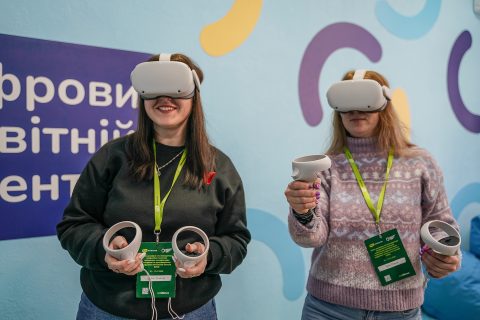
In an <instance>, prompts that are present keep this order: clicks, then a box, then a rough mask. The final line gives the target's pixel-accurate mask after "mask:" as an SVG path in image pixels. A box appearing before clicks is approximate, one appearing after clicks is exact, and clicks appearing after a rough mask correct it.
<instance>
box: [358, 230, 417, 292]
mask: <svg viewBox="0 0 480 320" xmlns="http://www.w3.org/2000/svg"><path fill="white" fill-rule="evenodd" d="M365 246H366V247H367V251H368V254H369V255H370V260H371V261H372V264H373V267H374V268H375V272H376V273H377V276H378V279H379V280H380V282H381V284H382V286H386V285H388V284H390V283H394V282H396V281H400V280H403V279H405V278H408V277H411V276H414V275H415V274H416V273H415V270H414V269H413V266H412V263H411V262H410V259H409V258H408V255H407V252H406V251H405V248H404V247H403V243H402V240H401V239H400V235H399V234H398V231H397V229H392V230H388V231H387V232H384V233H382V234H381V235H379V236H375V237H372V238H370V239H367V240H365Z"/></svg>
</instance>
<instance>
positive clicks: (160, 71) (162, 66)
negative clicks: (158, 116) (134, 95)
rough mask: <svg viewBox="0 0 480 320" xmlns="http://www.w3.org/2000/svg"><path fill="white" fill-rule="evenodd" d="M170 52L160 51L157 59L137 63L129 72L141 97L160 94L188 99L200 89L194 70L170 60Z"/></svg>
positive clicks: (151, 96) (159, 95)
mask: <svg viewBox="0 0 480 320" xmlns="http://www.w3.org/2000/svg"><path fill="white" fill-rule="evenodd" d="M170 57H171V54H167V53H162V54H160V56H159V59H158V61H149V62H142V63H140V64H137V65H136V66H135V68H134V69H133V71H132V73H131V74H130V80H131V81H132V86H133V88H134V89H135V91H136V92H138V94H139V95H140V97H141V98H143V99H145V100H151V99H156V98H158V97H161V96H167V97H171V98H183V99H188V98H191V97H193V95H194V94H195V88H197V89H198V90H200V80H199V78H198V75H197V73H196V72H195V70H192V69H190V67H189V66H188V65H186V64H185V63H183V62H179V61H171V60H170Z"/></svg>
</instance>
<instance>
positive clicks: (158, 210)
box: [153, 140, 187, 242]
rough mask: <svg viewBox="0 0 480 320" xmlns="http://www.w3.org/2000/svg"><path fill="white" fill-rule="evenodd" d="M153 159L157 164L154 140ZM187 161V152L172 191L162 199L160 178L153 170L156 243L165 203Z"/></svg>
mask: <svg viewBox="0 0 480 320" xmlns="http://www.w3.org/2000/svg"><path fill="white" fill-rule="evenodd" d="M153 157H154V159H155V163H157V146H156V145H155V140H153ZM186 159H187V150H186V149H185V150H184V151H183V154H182V157H181V158H180V162H179V163H178V166H177V170H176V171H175V176H174V177H173V181H172V185H171V186H170V190H168V192H167V194H166V195H165V197H164V198H163V200H162V199H161V195H160V178H159V177H158V172H157V170H153V171H154V172H153V198H154V199H153V204H154V208H155V230H154V234H155V237H156V241H157V242H158V238H159V236H160V232H161V230H162V229H161V228H160V226H161V225H162V220H163V208H164V207H165V202H167V198H168V196H169V195H170V192H171V191H172V189H173V185H174V184H175V182H176V181H177V179H178V176H180V172H181V171H182V168H183V165H184V164H185V160H186Z"/></svg>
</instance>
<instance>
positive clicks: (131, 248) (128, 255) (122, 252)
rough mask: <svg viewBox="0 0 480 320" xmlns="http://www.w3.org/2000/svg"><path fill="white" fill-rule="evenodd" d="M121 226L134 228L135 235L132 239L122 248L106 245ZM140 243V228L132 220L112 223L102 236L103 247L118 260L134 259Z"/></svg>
mask: <svg viewBox="0 0 480 320" xmlns="http://www.w3.org/2000/svg"><path fill="white" fill-rule="evenodd" d="M123 228H135V237H134V238H133V240H132V241H131V242H130V243H129V244H128V245H127V246H126V247H124V248H121V249H110V248H109V247H108V245H109V244H110V241H111V239H112V237H113V236H114V235H115V234H116V233H117V232H118V231H120V230H121V229H123ZM141 243H142V229H140V226H139V225H138V224H136V223H135V222H132V221H122V222H119V223H116V224H114V225H113V226H111V227H110V229H108V230H107V232H106V233H105V235H104V236H103V249H105V251H106V252H107V253H108V254H109V255H111V256H112V257H115V258H116V259H118V260H134V259H135V256H136V255H137V252H138V249H139V248H140V244H141Z"/></svg>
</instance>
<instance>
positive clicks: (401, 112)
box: [392, 89, 411, 140]
mask: <svg viewBox="0 0 480 320" xmlns="http://www.w3.org/2000/svg"><path fill="white" fill-rule="evenodd" d="M392 104H393V107H394V109H395V111H396V112H397V114H398V116H399V118H400V121H402V122H403V124H404V125H405V127H406V129H407V132H406V133H407V138H408V140H410V129H411V121H410V106H409V104H408V97H407V94H406V93H405V91H404V90H403V89H395V91H393V95H392Z"/></svg>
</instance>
